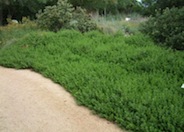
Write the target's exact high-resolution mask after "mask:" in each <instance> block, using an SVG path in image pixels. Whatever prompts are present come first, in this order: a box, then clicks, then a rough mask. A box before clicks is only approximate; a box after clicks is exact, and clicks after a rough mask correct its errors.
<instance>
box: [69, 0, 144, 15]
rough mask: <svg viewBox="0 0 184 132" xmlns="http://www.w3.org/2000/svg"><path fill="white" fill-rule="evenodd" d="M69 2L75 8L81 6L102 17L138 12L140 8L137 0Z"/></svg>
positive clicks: (75, 0)
mask: <svg viewBox="0 0 184 132" xmlns="http://www.w3.org/2000/svg"><path fill="white" fill-rule="evenodd" d="M69 2H71V3H72V4H73V5H74V6H75V7H76V6H81V7H83V8H86V9H87V10H89V11H93V12H94V11H97V12H98V13H100V14H104V15H106V14H107V13H119V12H124V13H131V12H136V11H139V10H140V8H141V6H140V5H139V3H138V2H137V0H69Z"/></svg>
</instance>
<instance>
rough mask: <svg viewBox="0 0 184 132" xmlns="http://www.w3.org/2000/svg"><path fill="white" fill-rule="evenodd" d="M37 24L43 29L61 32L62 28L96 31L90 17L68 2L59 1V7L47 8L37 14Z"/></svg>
mask: <svg viewBox="0 0 184 132" xmlns="http://www.w3.org/2000/svg"><path fill="white" fill-rule="evenodd" d="M37 23H38V26H40V27H41V28H45V29H49V30H51V31H59V30H60V29H62V28H65V29H76V30H79V31H81V32H86V31H90V30H94V29H96V25H95V23H93V22H92V20H91V18H90V16H89V15H87V13H86V11H85V10H84V9H82V8H77V9H74V8H73V6H72V5H71V4H70V3H68V1H67V0H59V1H58V3H57V5H54V6H47V7H46V8H45V9H44V11H43V12H42V11H40V12H39V13H38V14H37Z"/></svg>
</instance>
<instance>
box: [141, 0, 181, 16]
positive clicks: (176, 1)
mask: <svg viewBox="0 0 184 132" xmlns="http://www.w3.org/2000/svg"><path fill="white" fill-rule="evenodd" d="M141 3H142V8H143V12H142V13H143V14H144V15H155V14H156V12H157V11H159V12H162V11H163V10H164V9H166V8H169V9H171V8H173V7H178V8H181V7H183V6H184V2H183V0H166V1H164V0H142V2H141Z"/></svg>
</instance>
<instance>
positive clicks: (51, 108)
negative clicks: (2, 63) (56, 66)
mask: <svg viewBox="0 0 184 132" xmlns="http://www.w3.org/2000/svg"><path fill="white" fill-rule="evenodd" d="M121 131H122V130H120V129H119V128H118V127H117V126H116V125H114V124H112V123H110V122H108V121H106V120H104V119H101V118H99V117H97V116H95V115H93V114H92V113H91V112H90V111H89V110H88V109H87V108H84V107H82V106H78V105H77V104H76V103H75V101H74V99H73V98H72V96H71V95H70V94H69V93H68V92H66V90H64V89H63V88H62V87H61V86H59V85H57V84H55V83H53V82H52V81H50V80H49V79H47V78H44V77H43V76H41V75H40V74H37V73H35V72H32V71H30V70H15V69H8V68H3V67H0V132H121Z"/></svg>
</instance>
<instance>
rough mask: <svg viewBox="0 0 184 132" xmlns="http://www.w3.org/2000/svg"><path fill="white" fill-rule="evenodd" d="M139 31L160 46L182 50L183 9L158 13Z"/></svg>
mask: <svg viewBox="0 0 184 132" xmlns="http://www.w3.org/2000/svg"><path fill="white" fill-rule="evenodd" d="M141 31H142V32H143V33H145V34H148V35H150V36H151V37H152V38H153V39H154V40H155V41H156V42H157V43H160V44H161V45H165V46H167V47H171V48H173V49H177V50H184V7H183V8H172V9H166V10H164V11H163V14H160V13H158V14H157V15H156V16H155V17H152V18H150V19H149V20H148V21H147V22H146V23H145V24H143V25H142V29H141Z"/></svg>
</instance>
